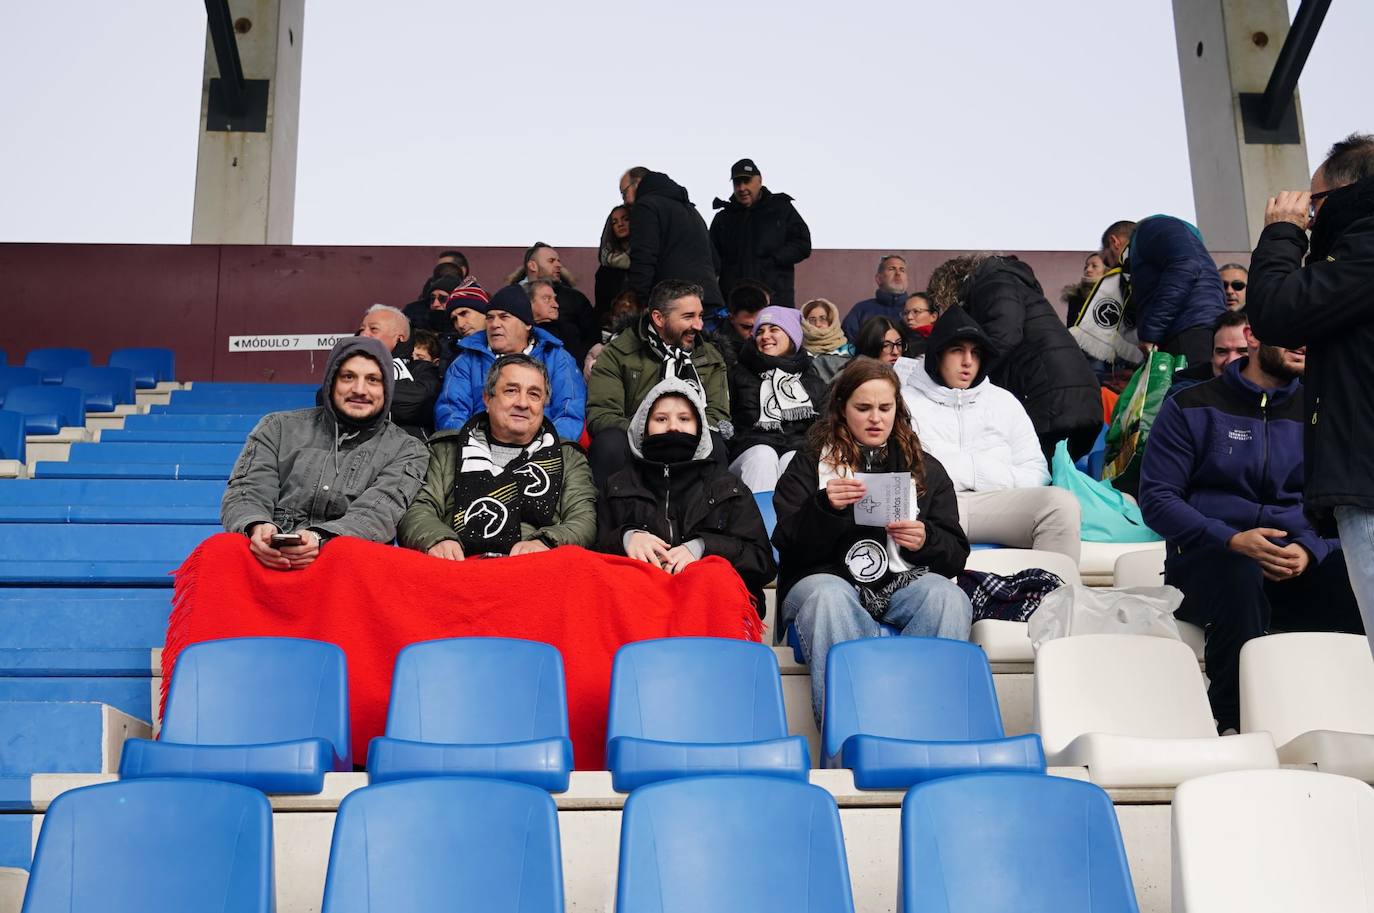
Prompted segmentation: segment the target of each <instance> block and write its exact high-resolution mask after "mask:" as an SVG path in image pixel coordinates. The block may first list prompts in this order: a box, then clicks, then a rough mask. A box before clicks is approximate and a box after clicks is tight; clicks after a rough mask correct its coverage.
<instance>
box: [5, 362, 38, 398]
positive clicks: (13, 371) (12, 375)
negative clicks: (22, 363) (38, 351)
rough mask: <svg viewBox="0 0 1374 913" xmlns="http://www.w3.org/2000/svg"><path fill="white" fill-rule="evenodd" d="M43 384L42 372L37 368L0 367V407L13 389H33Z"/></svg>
mask: <svg viewBox="0 0 1374 913" xmlns="http://www.w3.org/2000/svg"><path fill="white" fill-rule="evenodd" d="M41 383H43V372H41V371H39V370H38V369H37V368H20V367H5V366H4V365H0V405H4V403H5V397H6V396H7V395H9V392H10V391H11V390H13V389H14V388H15V387H35V386H37V385H39V384H41Z"/></svg>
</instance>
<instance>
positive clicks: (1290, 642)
mask: <svg viewBox="0 0 1374 913" xmlns="http://www.w3.org/2000/svg"><path fill="white" fill-rule="evenodd" d="M1370 695H1374V658H1371V656H1370V653H1369V642H1368V641H1367V640H1366V639H1365V638H1364V636H1363V635H1361V634H1333V633H1325V632H1300V633H1292V634H1271V635H1269V636H1268V637H1256V638H1254V639H1253V640H1250V641H1248V642H1247V643H1246V644H1245V646H1244V647H1242V648H1241V651H1240V728H1241V731H1242V732H1268V733H1269V734H1270V735H1272V736H1273V737H1274V743H1275V744H1276V745H1283V744H1285V743H1287V742H1289V741H1291V740H1292V739H1294V738H1296V737H1297V736H1300V735H1302V734H1303V733H1304V732H1311V731H1313V730H1319V729H1326V730H1334V731H1336V732H1364V733H1374V701H1371V700H1370Z"/></svg>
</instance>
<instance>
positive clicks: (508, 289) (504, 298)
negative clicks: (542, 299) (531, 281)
mask: <svg viewBox="0 0 1374 913" xmlns="http://www.w3.org/2000/svg"><path fill="white" fill-rule="evenodd" d="M491 311H505V312H506V313H508V314H514V315H515V316H516V317H519V318H520V320H521V321H522V322H523V323H524V324H525V326H527V327H532V326H534V308H533V307H531V306H530V296H529V293H527V292H526V291H525V287H524V286H523V285H507V286H505V287H504V288H502V289H500V290H499V291H497V293H496V294H495V295H492V296H491V301H489V302H488V303H487V312H488V313H490V312H491Z"/></svg>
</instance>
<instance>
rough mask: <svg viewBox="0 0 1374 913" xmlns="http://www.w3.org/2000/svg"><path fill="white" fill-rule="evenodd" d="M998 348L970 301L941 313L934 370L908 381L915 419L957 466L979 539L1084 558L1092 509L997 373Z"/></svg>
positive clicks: (963, 520) (931, 446)
mask: <svg viewBox="0 0 1374 913" xmlns="http://www.w3.org/2000/svg"><path fill="white" fill-rule="evenodd" d="M992 352H993V347H992V341H991V340H990V339H988V335H987V333H985V332H983V328H982V327H980V326H979V325H978V324H977V323H975V322H974V321H973V320H972V318H970V317H969V316H968V314H967V313H965V311H964V309H963V308H961V307H959V306H958V305H955V306H954V307H952V308H950V309H949V310H947V311H946V312H945V313H943V314H941V315H940V319H939V320H937V321H935V327H934V329H933V330H932V331H931V334H930V344H929V347H928V349H927V350H926V357H925V363H924V366H923V368H924V369H923V370H919V371H913V372H911V374H909V375H908V376H907V378H906V382H905V384H904V385H903V387H902V396H903V398H904V399H905V400H906V404H907V407H908V408H909V409H910V410H911V422H912V425H913V426H914V427H915V429H916V433H917V434H918V435H919V436H920V438H921V443H922V445H923V446H924V447H925V448H926V450H927V451H928V452H930V453H933V454H934V455H935V456H936V457H937V458H938V459H939V460H940V463H941V465H943V466H944V467H945V469H946V470H947V471H948V472H949V476H950V479H952V480H953V482H954V490H955V492H956V493H957V497H958V500H959V516H960V525H961V526H962V527H963V528H964V532H965V533H967V534H968V537H969V540H970V541H973V542H990V543H995V544H997V545H1006V546H1011V547H1012V548H1035V549H1041V550H1043V551H1050V552H1059V553H1060V554H1062V555H1067V556H1068V557H1069V558H1070V559H1071V560H1072V561H1073V562H1074V563H1075V564H1077V563H1078V556H1079V550H1080V548H1081V545H1082V541H1081V527H1082V523H1083V511H1082V508H1081V507H1080V506H1079V503H1078V499H1077V498H1075V497H1074V496H1073V495H1072V494H1071V493H1069V492H1068V491H1066V490H1064V489H1062V488H1055V487H1054V486H1052V485H1050V472H1049V468H1048V467H1047V466H1046V464H1045V456H1044V454H1043V453H1041V452H1040V439H1039V438H1038V437H1037V436H1036V434H1035V426H1034V425H1032V424H1031V420H1030V416H1028V415H1026V410H1025V409H1024V408H1022V406H1021V404H1020V403H1019V402H1017V401H1016V397H1014V396H1012V395H1011V394H1010V393H1008V392H1007V391H1006V390H1003V389H1002V388H1001V387H999V386H997V385H996V384H994V383H993V382H992V381H991V380H988V376H987V367H986V363H987V362H988V361H989V360H990V357H991V355H992Z"/></svg>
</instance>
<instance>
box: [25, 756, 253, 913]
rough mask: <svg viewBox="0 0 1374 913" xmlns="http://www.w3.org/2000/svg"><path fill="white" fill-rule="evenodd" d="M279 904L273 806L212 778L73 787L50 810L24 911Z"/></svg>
mask: <svg viewBox="0 0 1374 913" xmlns="http://www.w3.org/2000/svg"><path fill="white" fill-rule="evenodd" d="M150 909H159V910H215V911H224V913H271V911H273V910H275V894H274V887H273V874H272V808H271V806H270V805H269V804H268V801H267V798H266V797H265V796H264V795H263V794H262V793H260V792H258V791H257V790H252V789H248V788H247V787H243V786H236V785H233V784H230V783H216V782H212V781H208V780H132V781H124V782H118V783H102V784H100V785H98V786H87V787H84V788H82V789H74V790H71V791H70V792H65V793H62V794H61V795H59V796H58V797H57V798H56V799H54V800H53V802H52V805H50V806H49V807H48V811H47V814H46V815H44V817H43V830H42V832H41V833H40V835H39V837H38V847H37V850H36V852H35V853H34V857H33V869H32V872H31V873H30V876H29V886H28V895H27V896H26V897H25V898H24V908H23V910H24V913H74V911H83V910H100V911H102V913H126V911H127V913H135V911H146V910H150Z"/></svg>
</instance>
